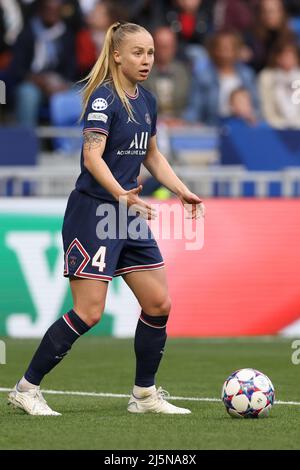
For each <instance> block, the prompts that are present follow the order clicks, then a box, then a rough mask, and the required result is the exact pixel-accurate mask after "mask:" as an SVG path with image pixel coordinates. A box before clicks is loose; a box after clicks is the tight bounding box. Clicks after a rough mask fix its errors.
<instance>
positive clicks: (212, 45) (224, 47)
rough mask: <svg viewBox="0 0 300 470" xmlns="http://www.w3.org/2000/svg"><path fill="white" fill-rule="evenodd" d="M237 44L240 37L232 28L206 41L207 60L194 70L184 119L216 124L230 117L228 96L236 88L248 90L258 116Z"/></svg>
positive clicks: (251, 77) (248, 71)
mask: <svg viewBox="0 0 300 470" xmlns="http://www.w3.org/2000/svg"><path fill="white" fill-rule="evenodd" d="M241 45H242V43H241V40H240V37H239V36H238V35H237V34H236V33H234V32H232V31H222V32H219V33H216V34H215V35H213V36H212V37H211V39H210V41H209V43H208V50H209V55H210V62H209V65H208V67H207V68H206V69H204V70H202V71H201V73H198V72H197V70H195V74H194V77H193V81H192V89H191V94H190V100H189V106H188V108H187V110H186V111H185V113H184V117H185V119H187V120H188V121H191V122H198V121H200V122H202V123H205V124H206V125H216V124H218V121H219V118H225V117H227V116H230V114H231V110H230V103H229V98H230V95H231V93H232V92H233V90H235V89H237V88H240V87H244V88H245V89H246V90H247V91H248V92H249V94H250V96H251V101H252V105H253V107H254V110H255V114H256V115H259V103H258V96H257V90H256V83H255V77H254V74H253V72H252V70H251V69H250V68H249V67H247V66H246V65H244V64H241V63H240V62H239V60H238V58H239V55H240V47H241Z"/></svg>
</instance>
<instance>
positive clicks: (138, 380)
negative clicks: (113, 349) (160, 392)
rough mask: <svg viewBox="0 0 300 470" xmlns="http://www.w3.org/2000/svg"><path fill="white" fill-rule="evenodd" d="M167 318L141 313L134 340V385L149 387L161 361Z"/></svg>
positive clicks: (152, 383)
mask: <svg viewBox="0 0 300 470" xmlns="http://www.w3.org/2000/svg"><path fill="white" fill-rule="evenodd" d="M167 321H168V316H160V317H154V316H151V315H147V314H146V313H145V312H143V310H142V313H141V316H140V318H139V321H138V324H137V327H136V331H135V339H134V350H135V356H136V376H135V385H138V386H139V387H151V385H154V382H155V374H156V372H157V370H158V367H159V363H160V361H161V358H162V355H163V351H164V346H165V343H166V339H167V332H166V325H167Z"/></svg>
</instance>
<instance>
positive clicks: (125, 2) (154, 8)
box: [118, 0, 165, 31]
mask: <svg viewBox="0 0 300 470" xmlns="http://www.w3.org/2000/svg"><path fill="white" fill-rule="evenodd" d="M118 1H119V2H120V4H121V5H122V6H123V9H124V8H125V9H127V11H128V16H129V21H132V22H133V23H138V24H140V25H142V26H144V28H146V29H148V31H154V30H155V29H156V28H158V27H159V26H161V25H162V24H164V13H165V5H164V3H165V2H164V1H153V0H118Z"/></svg>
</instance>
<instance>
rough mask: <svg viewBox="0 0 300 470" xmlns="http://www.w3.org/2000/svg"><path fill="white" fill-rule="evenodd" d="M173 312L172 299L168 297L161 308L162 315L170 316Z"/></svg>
mask: <svg viewBox="0 0 300 470" xmlns="http://www.w3.org/2000/svg"><path fill="white" fill-rule="evenodd" d="M170 311H171V299H170V297H166V299H165V300H164V301H163V302H162V304H161V306H160V315H165V316H167V315H170Z"/></svg>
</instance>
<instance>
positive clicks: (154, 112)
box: [151, 95, 157, 137]
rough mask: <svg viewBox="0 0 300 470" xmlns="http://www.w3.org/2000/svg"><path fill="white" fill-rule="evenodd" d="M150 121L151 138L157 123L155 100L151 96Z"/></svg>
mask: <svg viewBox="0 0 300 470" xmlns="http://www.w3.org/2000/svg"><path fill="white" fill-rule="evenodd" d="M151 101H152V106H151V107H152V110H151V111H152V113H151V114H152V119H151V137H153V136H154V135H155V134H156V130H157V129H156V123H157V103H156V98H155V97H154V96H153V95H152V100H151Z"/></svg>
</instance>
